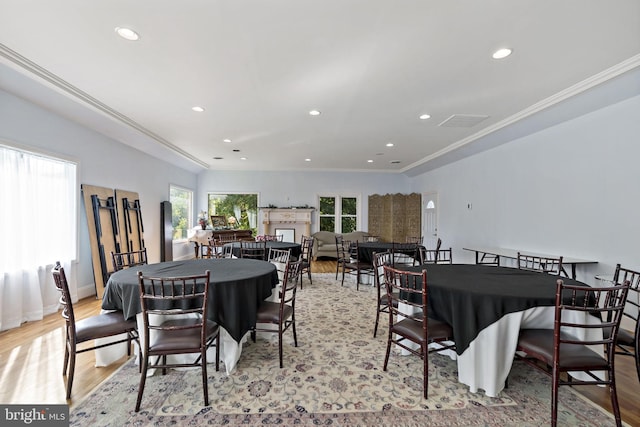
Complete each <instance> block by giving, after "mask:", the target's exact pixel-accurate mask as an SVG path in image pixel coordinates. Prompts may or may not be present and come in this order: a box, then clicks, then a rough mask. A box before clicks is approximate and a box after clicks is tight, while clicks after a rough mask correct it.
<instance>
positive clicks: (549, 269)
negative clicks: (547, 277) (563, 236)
mask: <svg viewBox="0 0 640 427" xmlns="http://www.w3.org/2000/svg"><path fill="white" fill-rule="evenodd" d="M517 261H518V268H519V269H520V270H527V271H539V272H542V273H547V274H552V275H555V276H559V275H560V274H561V273H562V271H563V270H562V268H563V267H562V257H561V256H560V257H546V256H539V255H528V254H523V253H521V252H518V260H517Z"/></svg>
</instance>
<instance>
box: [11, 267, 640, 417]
mask: <svg viewBox="0 0 640 427" xmlns="http://www.w3.org/2000/svg"><path fill="white" fill-rule="evenodd" d="M335 268H336V267H335V262H333V261H324V260H322V261H317V262H314V263H313V271H314V272H316V273H332V272H335ZM75 309H76V317H77V318H78V319H80V318H83V317H86V316H89V315H93V314H96V313H98V312H99V311H100V301H98V300H95V299H93V298H87V299H84V300H82V301H79V302H78V303H77V304H76V305H75ZM63 325H64V321H63V320H62V318H61V317H60V315H59V314H55V313H54V314H51V315H49V316H47V317H45V319H44V320H42V321H37V322H29V323H26V324H24V325H23V326H21V327H20V328H16V329H12V330H9V331H4V332H1V333H0V343H1V345H0V402H1V403H5V404H8V403H25V404H29V403H49V404H55V403H69V404H70V405H71V406H73V405H74V403H77V402H78V401H80V400H81V399H83V398H84V397H85V396H87V395H88V394H89V393H90V392H91V390H93V389H94V388H95V387H97V386H98V385H99V384H100V383H101V382H102V381H104V380H105V379H106V378H108V377H109V376H110V375H111V374H112V373H113V372H114V371H115V370H117V369H118V368H119V367H120V366H121V365H122V364H123V363H124V362H125V361H126V358H122V360H120V361H118V362H116V363H113V364H112V365H110V366H108V367H104V368H96V367H95V366H94V362H95V358H94V354H93V352H87V353H83V354H80V355H78V357H77V362H76V374H75V378H74V384H73V392H72V395H71V397H72V399H71V400H70V401H68V402H67V401H66V400H65V382H64V378H63V377H62V358H63V355H64V335H63V334H64V329H63ZM616 365H617V366H616V374H617V375H616V379H617V382H618V387H617V389H618V401H619V402H620V408H621V411H622V419H623V420H624V421H626V422H627V423H629V424H630V425H632V426H640V406H639V405H638V396H640V383H639V382H638V377H637V375H636V371H635V365H634V363H633V359H632V358H630V357H623V356H617V358H616ZM576 390H578V391H579V392H581V393H582V394H583V395H584V396H586V397H587V398H588V399H590V400H591V401H593V402H594V403H596V404H597V405H600V406H602V407H604V408H607V409H608V410H611V405H610V398H609V393H608V389H607V388H605V387H597V386H584V387H576Z"/></svg>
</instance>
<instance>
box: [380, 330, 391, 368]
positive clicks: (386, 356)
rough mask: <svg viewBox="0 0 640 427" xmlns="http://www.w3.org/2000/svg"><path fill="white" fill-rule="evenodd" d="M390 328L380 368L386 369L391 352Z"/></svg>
mask: <svg viewBox="0 0 640 427" xmlns="http://www.w3.org/2000/svg"><path fill="white" fill-rule="evenodd" d="M391 338H392V334H391V328H389V337H388V338H387V353H386V354H385V356H384V365H383V366H382V370H383V371H386V370H387V364H388V363H389V354H390V353H391Z"/></svg>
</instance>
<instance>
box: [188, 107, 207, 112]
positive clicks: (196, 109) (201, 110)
mask: <svg viewBox="0 0 640 427" xmlns="http://www.w3.org/2000/svg"><path fill="white" fill-rule="evenodd" d="M191 109H192V110H193V111H195V112H196V113H202V112H203V111H204V108H202V107H198V106H196V107H191Z"/></svg>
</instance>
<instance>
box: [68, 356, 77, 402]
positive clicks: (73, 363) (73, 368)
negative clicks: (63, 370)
mask: <svg viewBox="0 0 640 427" xmlns="http://www.w3.org/2000/svg"><path fill="white" fill-rule="evenodd" d="M70 346H71V348H70V349H68V351H69V375H68V376H67V399H71V387H73V374H74V373H75V371H76V345H75V343H70Z"/></svg>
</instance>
